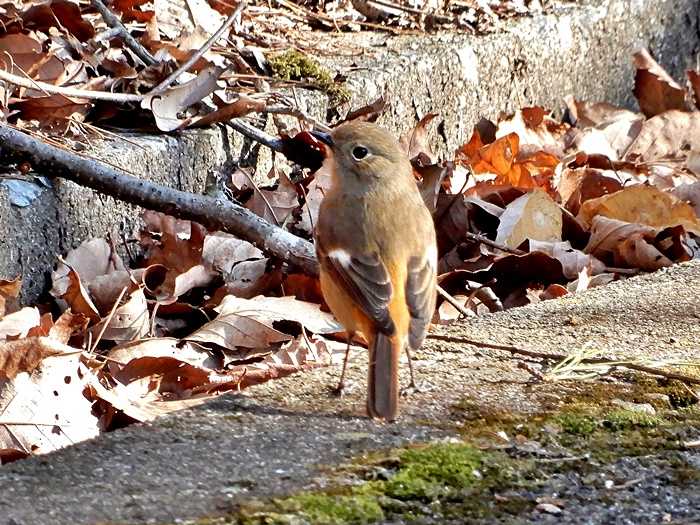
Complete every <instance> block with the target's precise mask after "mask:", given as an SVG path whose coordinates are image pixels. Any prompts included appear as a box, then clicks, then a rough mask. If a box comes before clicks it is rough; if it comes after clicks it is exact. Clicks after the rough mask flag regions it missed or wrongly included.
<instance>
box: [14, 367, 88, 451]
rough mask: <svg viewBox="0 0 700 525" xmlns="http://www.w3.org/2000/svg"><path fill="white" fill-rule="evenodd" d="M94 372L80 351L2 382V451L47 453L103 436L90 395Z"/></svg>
mask: <svg viewBox="0 0 700 525" xmlns="http://www.w3.org/2000/svg"><path fill="white" fill-rule="evenodd" d="M91 375H92V372H90V371H89V370H88V369H87V368H86V367H85V366H84V365H82V364H81V363H80V355H78V354H70V355H57V356H54V357H46V358H45V359H43V361H42V362H41V365H40V369H39V370H35V371H34V372H32V373H27V372H21V373H19V374H17V375H16V376H15V377H14V378H13V379H12V380H7V379H5V380H0V449H15V450H19V451H22V452H24V453H26V454H31V455H35V454H45V453H47V452H52V451H54V450H58V449H60V448H63V447H66V446H69V445H73V444H75V443H78V442H80V441H84V440H86V439H90V438H93V437H95V436H97V435H98V434H99V432H100V426H99V422H98V419H97V417H96V416H95V415H93V413H92V410H91V409H92V402H91V401H90V400H88V399H87V398H86V397H85V395H84V390H85V388H86V377H88V376H91Z"/></svg>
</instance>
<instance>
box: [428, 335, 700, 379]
mask: <svg viewBox="0 0 700 525" xmlns="http://www.w3.org/2000/svg"><path fill="white" fill-rule="evenodd" d="M428 338H429V339H435V340H437V341H445V342H448V343H461V344H467V345H472V346H478V347H480V348H489V349H491V350H502V351H505V352H510V353H511V354H516V355H524V356H527V357H533V358H536V359H544V360H548V361H563V360H564V359H567V358H568V357H569V356H567V355H563V354H550V353H546V352H537V351H533V350H525V349H524V348H518V347H516V346H508V345H497V344H493V343H486V342H484V341H475V340H473V339H467V338H463V337H454V336H450V335H441V334H428ZM580 362H581V363H590V364H600V365H609V366H610V367H620V368H627V369H629V370H636V371H637V372H644V373H645V374H649V375H654V376H658V377H665V378H667V379H675V380H678V381H682V382H684V383H689V384H695V385H700V378H698V377H693V376H688V375H685V374H679V373H677V372H667V371H666V370H661V369H659V368H654V367H651V366H645V365H640V364H637V363H631V362H626V361H616V360H611V359H604V358H597V357H595V358H585V359H581V361H580Z"/></svg>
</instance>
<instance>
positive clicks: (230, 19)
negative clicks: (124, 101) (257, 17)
mask: <svg viewBox="0 0 700 525" xmlns="http://www.w3.org/2000/svg"><path fill="white" fill-rule="evenodd" d="M245 7H246V2H245V0H241V2H240V3H239V4H238V6H237V7H236V9H234V10H233V12H232V13H231V14H230V15H229V16H228V18H227V19H226V20H225V21H224V23H223V24H221V27H220V28H219V29H218V30H217V31H216V33H214V34H213V35H212V36H211V37H210V38H209V40H207V41H206V42H205V43H204V45H203V46H202V47H200V48H199V49H198V50H197V52H196V53H194V54H193V55H192V56H191V57H190V58H189V59H187V60H186V61H185V63H184V64H182V65H181V66H180V67H179V68H177V69H176V70H175V71H174V72H173V73H172V74H171V75H170V76H168V78H166V79H165V80H163V82H161V83H160V84H158V85H157V86H156V87H154V88H153V89H152V90H151V91H150V92H149V93H148V95H147V96H152V95H158V94H160V93H163V92H164V91H165V90H166V89H168V87H170V86H171V85H172V84H173V83H174V82H175V81H176V80H177V79H178V78H179V77H180V75H182V74H183V73H184V72H185V71H189V69H190V68H191V67H192V66H194V65H195V63H196V62H197V61H198V60H199V59H200V58H202V56H204V53H206V52H207V51H209V49H210V48H211V46H213V45H214V44H215V43H216V41H217V40H219V38H221V35H223V34H224V31H226V30H227V29H228V28H229V27H230V26H231V24H233V22H234V21H235V20H236V18H238V16H239V15H240V14H241V12H242V11H243V9H244V8H245Z"/></svg>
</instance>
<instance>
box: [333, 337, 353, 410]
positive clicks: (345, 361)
mask: <svg viewBox="0 0 700 525" xmlns="http://www.w3.org/2000/svg"><path fill="white" fill-rule="evenodd" d="M353 336H354V334H351V333H349V332H348V346H347V347H346V348H345V358H344V359H343V369H342V371H341V372H340V381H338V386H337V387H335V390H333V393H334V394H336V395H338V396H342V395H343V391H344V390H345V371H346V369H347V367H348V358H349V357H350V342H351V341H352V338H353Z"/></svg>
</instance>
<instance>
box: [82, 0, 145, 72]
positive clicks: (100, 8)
mask: <svg viewBox="0 0 700 525" xmlns="http://www.w3.org/2000/svg"><path fill="white" fill-rule="evenodd" d="M90 3H91V4H92V7H94V8H95V9H97V12H98V13H100V15H101V16H102V19H103V20H104V21H105V23H106V24H107V25H108V26H109V27H111V28H113V29H116V30H118V31H119V35H120V36H121V37H122V38H123V39H124V43H125V44H126V45H127V46H128V47H129V49H131V50H132V51H133V52H134V54H135V55H136V56H137V57H139V58H140V59H141V60H142V61H143V63H144V64H146V65H147V66H153V65H155V64H157V63H158V61H157V60H156V59H155V58H154V57H153V55H151V53H149V52H148V50H147V49H146V48H144V47H143V46H142V45H141V44H139V43H138V41H137V40H136V39H135V38H134V37H133V36H131V33H129V30H128V29H127V28H126V27H125V26H124V24H122V21H121V20H120V19H119V17H118V16H116V15H115V14H114V13H113V12H112V11H111V10H110V9H109V7H107V6H106V5H105V4H104V2H102V0H91V2H90Z"/></svg>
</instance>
